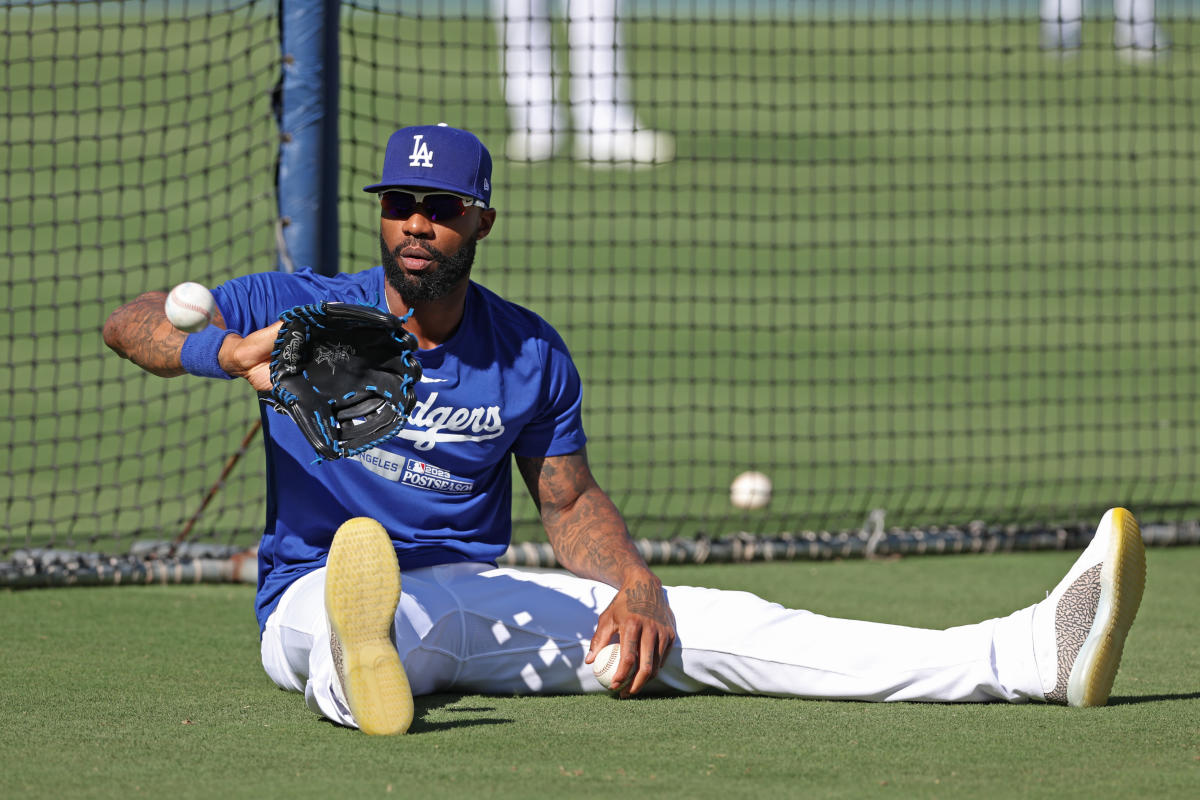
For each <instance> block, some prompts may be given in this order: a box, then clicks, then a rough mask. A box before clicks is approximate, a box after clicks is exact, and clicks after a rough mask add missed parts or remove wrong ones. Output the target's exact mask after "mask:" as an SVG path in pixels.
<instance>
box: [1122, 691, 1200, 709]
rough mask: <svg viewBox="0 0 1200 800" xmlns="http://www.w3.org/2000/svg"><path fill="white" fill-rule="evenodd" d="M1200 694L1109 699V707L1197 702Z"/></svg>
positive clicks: (1185, 693)
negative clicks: (1180, 701)
mask: <svg viewBox="0 0 1200 800" xmlns="http://www.w3.org/2000/svg"><path fill="white" fill-rule="evenodd" d="M1198 699H1200V692H1180V693H1178V694H1143V695H1137V696H1130V697H1110V698H1108V705H1110V706H1129V705H1133V704H1135V703H1165V702H1168V701H1170V700H1198Z"/></svg>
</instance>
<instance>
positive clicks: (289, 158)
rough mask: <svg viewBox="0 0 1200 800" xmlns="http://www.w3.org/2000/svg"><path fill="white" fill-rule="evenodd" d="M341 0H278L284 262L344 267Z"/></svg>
mask: <svg viewBox="0 0 1200 800" xmlns="http://www.w3.org/2000/svg"><path fill="white" fill-rule="evenodd" d="M339 6H340V3H339V2H338V0H279V26H280V44H281V47H282V53H283V64H282V73H281V75H280V83H279V87H278V90H277V91H278V95H277V98H276V101H277V102H276V116H277V119H278V122H279V174H278V178H277V187H276V188H277V192H278V197H279V220H278V225H277V229H276V230H277V234H278V235H277V237H276V239H277V242H278V246H279V268H280V269H281V270H284V271H286V272H292V271H294V270H295V269H298V268H301V267H312V268H313V270H314V271H316V272H318V273H321V274H323V275H333V274H335V273H337V271H338V265H337V262H338V227H337V226H338V218H337V173H338V130H337V117H338V9H339Z"/></svg>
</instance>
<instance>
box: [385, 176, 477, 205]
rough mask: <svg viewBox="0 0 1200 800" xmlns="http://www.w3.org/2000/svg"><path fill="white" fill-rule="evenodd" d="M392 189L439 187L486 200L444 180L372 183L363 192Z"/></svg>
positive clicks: (388, 190)
mask: <svg viewBox="0 0 1200 800" xmlns="http://www.w3.org/2000/svg"><path fill="white" fill-rule="evenodd" d="M393 189H400V190H404V189H441V190H443V191H446V192H451V193H453V194H458V195H466V196H467V197H474V198H475V199H476V200H480V201H482V202H485V203H486V202H487V201H486V200H484V199H483V198H482V197H480V196H479V195H477V194H475V193H474V192H464V191H463V190H462V189H460V188H459V187H457V186H453V185H451V184H449V183H446V182H445V181H421V182H420V183H373V184H371V185H370V186H364V187H363V191H364V192H371V193H372V194H381V193H383V192H390V191H392V190H393Z"/></svg>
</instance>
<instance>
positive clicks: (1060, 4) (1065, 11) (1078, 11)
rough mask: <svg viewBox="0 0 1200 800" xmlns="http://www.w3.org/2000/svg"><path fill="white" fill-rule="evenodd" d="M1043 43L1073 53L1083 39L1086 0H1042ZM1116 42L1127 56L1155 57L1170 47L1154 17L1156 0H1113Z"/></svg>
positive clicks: (1119, 49) (1114, 38) (1119, 51)
mask: <svg viewBox="0 0 1200 800" xmlns="http://www.w3.org/2000/svg"><path fill="white" fill-rule="evenodd" d="M1041 20H1042V34H1041V45H1042V48H1043V49H1044V50H1050V51H1060V52H1063V53H1070V52H1074V51H1077V50H1078V49H1079V47H1080V46H1081V45H1082V43H1083V0H1042V10H1041ZM1113 46H1114V47H1116V48H1117V52H1118V53H1119V54H1120V55H1121V56H1122V57H1124V58H1126V59H1128V60H1130V61H1134V62H1142V61H1152V60H1153V59H1154V58H1156V57H1159V56H1162V55H1164V54H1165V53H1166V51H1167V49H1168V48H1169V46H1170V45H1169V43H1168V41H1167V36H1166V33H1165V32H1164V31H1163V30H1162V29H1161V28H1159V26H1158V24H1157V23H1156V22H1155V19H1154V0H1113Z"/></svg>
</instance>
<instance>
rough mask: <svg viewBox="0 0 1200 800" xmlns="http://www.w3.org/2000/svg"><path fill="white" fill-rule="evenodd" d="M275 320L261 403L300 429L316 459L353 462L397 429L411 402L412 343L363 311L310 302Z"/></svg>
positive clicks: (374, 313) (392, 322)
mask: <svg viewBox="0 0 1200 800" xmlns="http://www.w3.org/2000/svg"><path fill="white" fill-rule="evenodd" d="M279 318H280V319H281V320H283V326H282V327H281V328H280V329H279V336H278V337H277V338H276V339H275V349H274V351H273V352H272V353H271V391H270V392H263V393H262V394H261V396H262V398H263V399H264V400H266V401H267V402H269V403H271V404H272V405H274V406H275V410H276V411H279V412H281V413H286V414H287V415H289V416H290V417H291V418H292V419H294V420H295V421H296V424H297V425H299V426H300V430H301V432H303V433H304V436H305V437H306V438H307V439H308V441H309V442H310V443H311V444H312V446H313V449H314V450H316V451H317V455H318V456H320V458H321V459H329V460H332V459H337V458H342V457H344V456H352V455H357V454H358V453H361V452H363V451H364V450H367V449H369V448H371V447H374V446H375V445H377V444H379V443H381V442H384V441H387V440H388V439H390V438H392V437H393V436H395V435H396V434H397V433H399V432H400V429H401V428H403V427H404V423H405V421H406V420H407V419H408V414H409V412H410V411H412V407H413V405H414V404H415V403H416V402H417V397H416V393H415V389H416V384H417V382H418V381H419V380H420V379H421V365H420V363H419V362H418V361H417V358H416V354H415V353H416V349H417V340H416V338H415V337H414V336H413V335H412V334H411V333H409V332H408V331H406V330H404V328H403V327H401V325H402V323H403V320H401V319H400V318H399V317H396V316H393V315H392V314H388V313H386V312H384V311H380V310H378V309H375V308H371V307H370V306H361V305H355V304H353V303H314V304H311V305H306V306H296V307H295V308H293V309H290V310H288V311H285V312H283V313H282V314H281V315H280V316H279Z"/></svg>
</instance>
